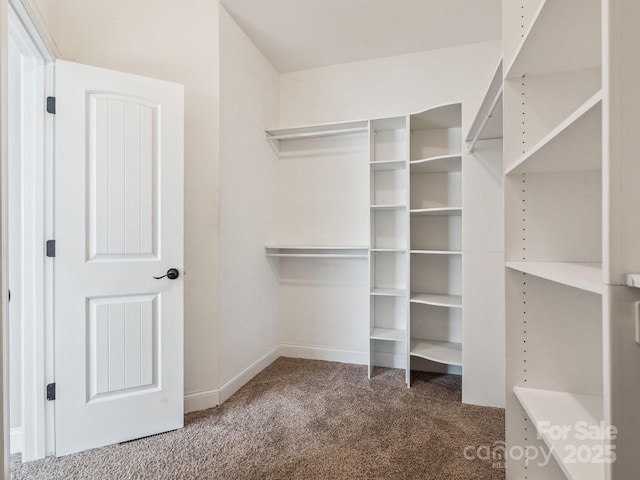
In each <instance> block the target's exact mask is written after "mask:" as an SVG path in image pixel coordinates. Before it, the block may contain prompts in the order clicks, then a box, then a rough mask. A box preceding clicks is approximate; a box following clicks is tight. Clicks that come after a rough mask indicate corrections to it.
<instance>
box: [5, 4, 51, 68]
mask: <svg viewBox="0 0 640 480" xmlns="http://www.w3.org/2000/svg"><path fill="white" fill-rule="evenodd" d="M9 4H10V5H11V7H13V9H14V11H15V12H16V14H17V15H18V18H20V20H21V21H22V23H23V24H24V26H25V28H26V29H27V32H28V33H29V35H30V36H31V38H33V39H34V41H35V42H36V44H37V45H38V48H39V50H40V53H42V55H43V57H45V58H46V59H47V60H49V61H52V60H55V59H56V58H60V57H61V54H60V49H59V48H58V45H57V44H56V41H55V39H54V37H53V35H52V34H51V31H50V30H49V26H48V25H47V23H46V22H45V21H44V19H43V17H42V13H40V9H38V5H37V4H36V3H35V2H34V1H33V0H9Z"/></svg>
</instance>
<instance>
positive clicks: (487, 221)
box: [280, 41, 505, 406]
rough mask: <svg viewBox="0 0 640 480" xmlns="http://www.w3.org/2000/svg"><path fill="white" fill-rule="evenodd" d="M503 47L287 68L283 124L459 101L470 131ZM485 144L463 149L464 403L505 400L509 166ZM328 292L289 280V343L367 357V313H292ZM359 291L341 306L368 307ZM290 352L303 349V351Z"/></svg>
mask: <svg viewBox="0 0 640 480" xmlns="http://www.w3.org/2000/svg"><path fill="white" fill-rule="evenodd" d="M500 54H501V42H499V41H493V42H485V43H479V44H473V45H464V46H459V47H452V48H446V49H440V50H432V51H426V52H421V53H414V54H408V55H401V56H396V57H389V58H381V59H376V60H368V61H363V62H356V63H350V64H343V65H335V66H330V67H323V68H318V69H313V70H306V71H302V72H294V73H287V74H283V75H282V76H281V77H280V126H282V127H287V126H296V125H307V124H316V123H331V122H340V121H349V120H358V119H367V118H381V117H392V116H401V115H407V114H409V113H414V112H418V111H421V110H425V109H428V108H432V107H434V106H437V105H442V104H448V103H454V102H462V104H463V119H462V131H463V134H466V132H467V131H468V130H469V128H470V126H471V123H472V121H473V118H474V116H475V114H476V111H477V109H478V107H479V105H480V103H481V101H482V99H483V96H484V94H485V91H486V89H487V87H488V86H489V83H490V81H491V78H492V75H493V73H494V72H495V68H496V66H497V65H498V62H499V59H500ZM478 151H479V152H480V153H478V154H476V155H475V156H471V155H464V156H463V162H464V167H463V168H464V172H465V173H464V180H463V181H464V186H463V190H464V192H465V193H464V198H463V208H464V209H465V214H464V215H463V249H464V251H465V262H466V263H465V271H466V272H468V275H467V276H466V277H465V279H464V291H465V293H466V294H465V297H464V300H463V302H464V304H463V306H464V312H465V323H464V327H463V329H464V332H463V344H467V347H465V348H464V350H465V353H464V363H465V365H466V366H465V369H464V375H463V382H464V386H463V392H464V393H463V401H465V402H468V403H477V404H485V405H495V406H501V405H504V361H505V360H504V312H503V310H504V306H503V303H504V302H503V299H504V285H503V269H504V253H503V252H504V245H503V243H504V242H503V228H502V225H503V220H502V211H503V210H502V175H501V168H502V167H501V158H500V156H499V155H496V153H499V149H497V150H496V149H493V150H491V151H485V150H483V147H482V146H479V147H478ZM356 268H357V267H353V271H352V275H351V276H347V277H346V278H347V279H348V280H349V281H353V280H354V278H355V277H354V276H356V275H357V274H356V273H355V272H356ZM356 284H357V281H356ZM326 290H327V289H326V286H325V287H313V286H307V287H304V288H302V287H298V288H297V291H292V288H291V286H290V285H283V286H282V288H281V305H280V318H281V319H282V321H283V323H284V325H285V327H286V328H284V329H283V333H282V336H283V342H284V343H289V342H293V343H296V338H301V339H304V340H305V344H306V346H307V347H315V350H316V352H326V350H327V349H332V348H334V349H339V350H342V353H341V354H339V355H333V358H334V359H340V358H346V359H349V358H350V359H352V360H357V359H358V358H366V357H364V351H363V350H365V349H366V340H365V338H366V337H364V336H363V335H366V333H365V334H363V333H362V332H363V331H366V329H364V328H354V322H358V323H360V322H361V320H357V319H356V318H359V317H354V316H352V318H353V320H352V321H351V322H349V323H348V324H342V325H340V326H339V328H336V325H333V324H332V322H331V321H330V320H331V319H332V311H331V308H330V307H331V300H332V298H331V297H329V300H328V301H327V302H326V303H328V304H329V305H328V306H325V307H322V302H319V303H317V304H316V305H312V306H313V308H311V307H308V308H310V311H309V312H308V315H315V321H313V322H306V323H305V322H302V321H298V322H292V321H291V319H295V318H296V316H298V317H299V316H300V315H299V312H301V311H304V310H303V307H304V305H302V306H301V302H302V303H304V302H303V300H302V299H303V298H308V299H311V300H309V301H313V299H318V298H324V299H325V300H326V299H327V296H326V294H327V291H326ZM357 290H358V287H357V286H356V287H355V288H354V290H353V293H354V295H353V298H352V299H351V300H349V299H348V298H345V297H341V298H340V304H339V309H340V310H341V311H351V310H353V311H355V310H357V309H358V308H360V309H361V308H362V307H361V305H359V302H360V296H359V295H357ZM336 298H337V297H336ZM336 298H333V300H334V302H333V303H335V300H336ZM305 304H309V302H306V303H305ZM333 307H334V308H335V305H333ZM322 308H324V310H322ZM294 327H295V330H293V328H294ZM294 337H295V338H294ZM289 339H291V340H289ZM314 339H317V340H314ZM312 349H313V348H312ZM306 350H307V351H309V348H306ZM345 352H350V355H349V354H345ZM293 353H297V354H299V355H302V354H304V352H300V351H299V349H298V351H295V349H294V352H293ZM307 356H310V355H308V353H307ZM325 358H326V357H325Z"/></svg>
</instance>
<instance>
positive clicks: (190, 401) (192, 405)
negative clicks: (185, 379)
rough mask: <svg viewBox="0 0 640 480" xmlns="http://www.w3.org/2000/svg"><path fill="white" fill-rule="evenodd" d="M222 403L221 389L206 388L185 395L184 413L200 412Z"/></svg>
mask: <svg viewBox="0 0 640 480" xmlns="http://www.w3.org/2000/svg"><path fill="white" fill-rule="evenodd" d="M218 405H220V390H218V389H215V390H204V391H202V392H195V393H187V394H186V395H185V396H184V413H191V412H198V411H200V410H206V409H207V408H213V407H217V406H218Z"/></svg>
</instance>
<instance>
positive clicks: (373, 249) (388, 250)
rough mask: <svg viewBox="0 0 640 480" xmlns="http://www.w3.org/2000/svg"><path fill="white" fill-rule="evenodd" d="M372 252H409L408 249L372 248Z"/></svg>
mask: <svg viewBox="0 0 640 480" xmlns="http://www.w3.org/2000/svg"><path fill="white" fill-rule="evenodd" d="M371 251H372V252H373V253H385V252H387V253H405V252H406V251H407V249H406V248H372V249H371Z"/></svg>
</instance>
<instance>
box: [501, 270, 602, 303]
mask: <svg viewBox="0 0 640 480" xmlns="http://www.w3.org/2000/svg"><path fill="white" fill-rule="evenodd" d="M506 266H507V267H508V268H510V269H512V270H517V271H519V272H523V273H527V274H529V275H533V276H535V277H540V278H544V279H545V280H550V281H552V282H556V283H560V284H562V285H567V286H569V287H574V288H578V289H580V290H586V291H588V292H592V293H597V294H600V295H601V294H602V293H603V292H604V284H603V275H602V264H600V263H569V262H506Z"/></svg>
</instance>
